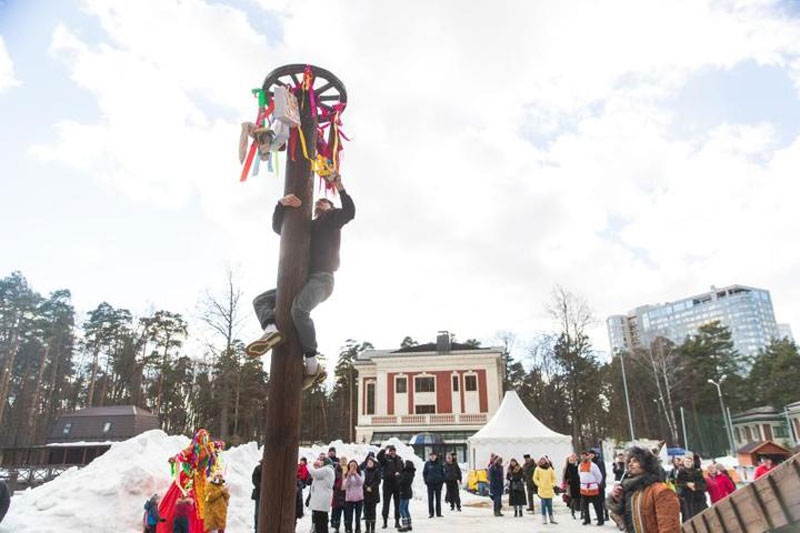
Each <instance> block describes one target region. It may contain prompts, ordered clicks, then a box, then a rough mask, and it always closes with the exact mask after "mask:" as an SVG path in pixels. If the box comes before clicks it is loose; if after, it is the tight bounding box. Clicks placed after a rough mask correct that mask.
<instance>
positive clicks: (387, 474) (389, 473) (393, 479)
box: [376, 450, 403, 488]
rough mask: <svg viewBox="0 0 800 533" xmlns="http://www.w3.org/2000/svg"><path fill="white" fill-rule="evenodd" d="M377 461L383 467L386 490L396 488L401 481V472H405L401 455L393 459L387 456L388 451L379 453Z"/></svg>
mask: <svg viewBox="0 0 800 533" xmlns="http://www.w3.org/2000/svg"><path fill="white" fill-rule="evenodd" d="M376 459H377V460H378V463H379V464H380V465H381V472H382V473H383V484H384V488H386V487H387V486H389V487H394V486H396V485H397V482H398V481H399V480H400V472H402V471H403V460H402V459H400V456H399V455H395V456H394V459H392V458H391V457H389V455H387V453H386V450H381V451H379V452H378V455H377V457H376Z"/></svg>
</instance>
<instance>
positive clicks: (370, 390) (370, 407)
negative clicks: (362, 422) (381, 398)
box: [366, 383, 375, 415]
mask: <svg viewBox="0 0 800 533" xmlns="http://www.w3.org/2000/svg"><path fill="white" fill-rule="evenodd" d="M366 414H368V415H374V414H375V384H374V383H367V413H366Z"/></svg>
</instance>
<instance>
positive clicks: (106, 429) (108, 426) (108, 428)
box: [103, 422, 111, 433]
mask: <svg viewBox="0 0 800 533" xmlns="http://www.w3.org/2000/svg"><path fill="white" fill-rule="evenodd" d="M109 431H111V422H106V423H105V424H103V433H108V432H109Z"/></svg>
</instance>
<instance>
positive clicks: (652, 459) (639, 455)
mask: <svg viewBox="0 0 800 533" xmlns="http://www.w3.org/2000/svg"><path fill="white" fill-rule="evenodd" d="M631 459H636V461H638V462H639V464H640V465H642V469H643V470H644V471H645V472H647V473H648V474H655V475H658V474H659V473H660V468H659V460H658V457H656V456H655V455H653V452H651V451H650V450H646V449H645V448H641V447H639V446H631V447H630V448H628V449H627V450H626V461H625V462H626V463H627V462H628V461H630V460H631Z"/></svg>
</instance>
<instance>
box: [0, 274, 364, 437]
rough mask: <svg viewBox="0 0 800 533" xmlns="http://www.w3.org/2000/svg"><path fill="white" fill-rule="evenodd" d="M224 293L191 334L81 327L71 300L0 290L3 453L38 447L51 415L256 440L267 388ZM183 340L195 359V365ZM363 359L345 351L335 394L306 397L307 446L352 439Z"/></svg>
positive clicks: (100, 313)
mask: <svg viewBox="0 0 800 533" xmlns="http://www.w3.org/2000/svg"><path fill="white" fill-rule="evenodd" d="M225 281H226V283H225V284H224V286H223V287H222V288H221V289H220V290H219V291H216V292H212V291H206V292H204V293H203V294H202V295H201V297H200V303H199V306H198V312H197V316H196V317H194V318H196V320H195V321H194V323H195V324H196V325H195V326H194V328H193V329H194V330H193V331H190V326H189V321H188V320H187V318H186V317H184V316H183V315H181V314H180V313H176V312H172V311H169V310H156V311H153V312H151V313H147V314H145V315H143V316H134V315H133V314H132V313H131V311H130V310H128V309H126V308H123V307H115V306H113V305H111V304H109V303H108V302H101V303H100V304H98V305H97V307H95V308H94V309H92V310H91V311H89V312H88V313H87V314H86V316H78V315H77V314H76V311H75V308H74V307H73V305H72V301H71V294H70V292H69V291H68V290H57V291H54V292H52V293H51V294H49V295H46V296H44V295H42V294H40V293H38V292H37V291H36V290H35V289H34V288H32V287H31V286H30V284H29V283H28V281H27V280H26V279H25V277H24V276H23V275H22V274H21V273H19V272H13V273H12V274H10V275H9V276H7V277H5V278H2V279H0V446H6V447H12V446H17V447H23V446H30V445H35V444H41V443H43V442H44V440H45V438H46V435H47V433H48V431H49V429H50V428H51V426H52V425H53V423H54V422H55V420H56V418H57V417H58V415H60V414H62V413H66V412H70V411H74V410H76V409H81V408H85V407H100V406H111V405H136V406H139V407H143V408H145V409H148V410H150V411H151V412H153V413H155V414H157V415H158V417H159V420H160V422H161V428H162V429H163V430H164V431H166V432H167V433H170V434H185V435H191V434H192V433H193V432H194V431H195V429H197V428H200V427H205V428H207V429H209V430H210V431H211V432H212V434H213V435H215V436H217V437H219V438H222V439H224V440H226V441H228V442H230V443H234V444H235V443H241V442H248V441H251V440H262V439H263V436H264V430H265V427H266V420H265V416H264V413H265V409H264V407H265V403H266V402H267V401H268V397H269V376H268V373H267V372H266V371H265V370H264V368H263V365H262V362H261V360H259V359H252V358H249V357H247V356H246V355H245V354H244V342H243V341H242V339H241V338H240V333H241V329H242V328H241V325H242V323H243V321H244V319H245V318H246V315H245V312H248V313H249V309H248V310H245V308H244V307H245V306H244V305H243V301H242V293H241V291H240V289H239V287H238V285H237V283H236V279H235V276H234V274H233V273H232V272H228V275H227V278H226V280H225ZM190 339H191V340H192V341H194V344H195V345H198V344H199V346H200V347H201V348H200V350H199V352H200V353H199V354H198V353H197V352H198V350H197V349H196V348H195V349H194V350H193V353H192V356H191V357H190V355H189V353H188V348H187V343H188V341H189V340H190ZM369 347H371V345H369V343H358V342H356V341H348V342H347V343H346V345H345V346H344V347H343V348H342V353H341V354H340V357H339V360H338V363H337V364H336V368H335V381H334V385H333V387H332V389H331V390H328V389H326V388H325V387H322V386H318V387H315V388H314V389H313V390H311V391H310V393H309V394H305V395H304V397H303V420H304V424H303V439H304V440H306V441H317V440H328V439H334V438H347V437H348V436H349V434H350V429H349V426H350V425H351V424H350V420H351V414H350V412H349V411H348V410H347V406H348V405H350V406H357V403H356V400H355V398H357V392H356V391H355V390H354V387H355V378H354V375H355V374H354V372H353V370H352V361H353V360H354V359H355V357H356V354H357V353H358V352H359V351H361V350H364V349H366V348H369ZM352 416H353V420H354V419H355V416H356V414H355V412H354V413H353V415H352Z"/></svg>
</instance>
